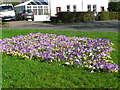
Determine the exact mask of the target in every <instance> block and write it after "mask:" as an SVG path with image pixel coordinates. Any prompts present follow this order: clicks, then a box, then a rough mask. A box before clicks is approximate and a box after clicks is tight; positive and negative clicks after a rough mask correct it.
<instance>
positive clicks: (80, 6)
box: [48, 0, 109, 16]
mask: <svg viewBox="0 0 120 90" xmlns="http://www.w3.org/2000/svg"><path fill="white" fill-rule="evenodd" d="M108 1H109V0H63V1H62V0H48V2H50V8H51V16H55V14H56V7H61V11H67V5H70V11H73V5H76V10H77V11H78V12H79V11H87V5H88V4H90V5H91V10H93V5H97V12H99V11H101V7H102V6H103V7H104V8H105V11H107V8H108Z"/></svg>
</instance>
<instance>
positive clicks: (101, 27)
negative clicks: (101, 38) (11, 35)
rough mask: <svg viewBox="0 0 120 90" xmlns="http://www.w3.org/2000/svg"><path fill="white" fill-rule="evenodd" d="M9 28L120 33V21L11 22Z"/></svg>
mask: <svg viewBox="0 0 120 90" xmlns="http://www.w3.org/2000/svg"><path fill="white" fill-rule="evenodd" d="M8 23H9V27H2V30H4V29H49V30H77V31H78V30H79V31H100V32H119V31H118V30H119V26H120V21H96V22H92V23H90V22H88V23H82V22H79V23H68V24H57V25H53V24H48V23H42V22H39V21H10V22H8Z"/></svg>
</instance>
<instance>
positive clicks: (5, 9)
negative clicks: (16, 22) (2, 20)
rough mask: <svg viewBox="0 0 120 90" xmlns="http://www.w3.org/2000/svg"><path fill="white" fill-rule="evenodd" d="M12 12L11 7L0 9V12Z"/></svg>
mask: <svg viewBox="0 0 120 90" xmlns="http://www.w3.org/2000/svg"><path fill="white" fill-rule="evenodd" d="M12 10H13V7H12V6H2V7H0V12H5V11H12Z"/></svg>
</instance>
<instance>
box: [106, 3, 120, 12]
mask: <svg viewBox="0 0 120 90" xmlns="http://www.w3.org/2000/svg"><path fill="white" fill-rule="evenodd" d="M108 10H109V11H120V1H119V2H110V3H109V4H108Z"/></svg>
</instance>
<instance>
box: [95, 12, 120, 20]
mask: <svg viewBox="0 0 120 90" xmlns="http://www.w3.org/2000/svg"><path fill="white" fill-rule="evenodd" d="M119 13H120V12H105V11H103V12H99V13H98V15H97V20H103V21H105V20H114V19H118V20H119V19H120V16H119Z"/></svg>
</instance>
